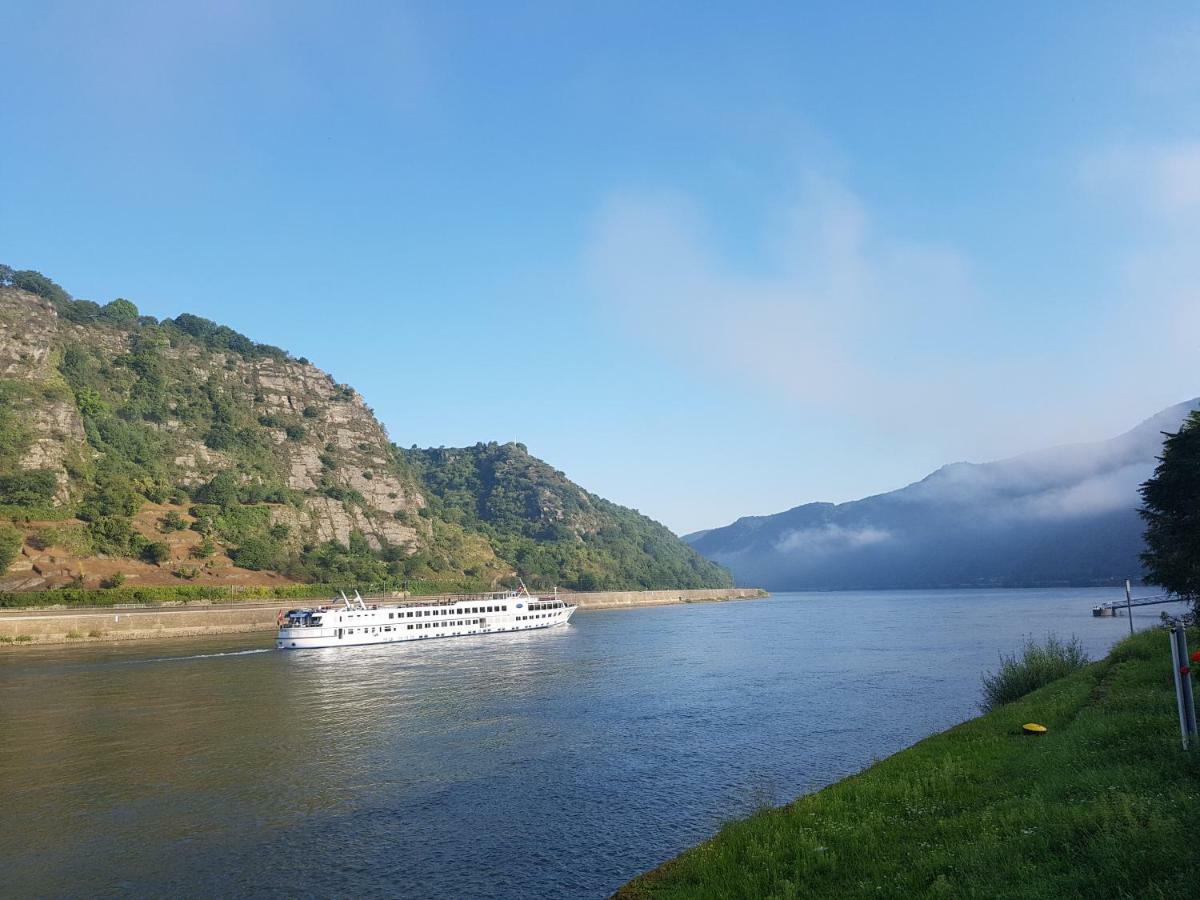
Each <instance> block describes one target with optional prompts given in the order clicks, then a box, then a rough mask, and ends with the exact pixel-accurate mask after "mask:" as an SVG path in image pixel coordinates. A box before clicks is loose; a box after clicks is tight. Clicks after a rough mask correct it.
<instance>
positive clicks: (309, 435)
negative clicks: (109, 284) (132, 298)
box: [0, 288, 425, 549]
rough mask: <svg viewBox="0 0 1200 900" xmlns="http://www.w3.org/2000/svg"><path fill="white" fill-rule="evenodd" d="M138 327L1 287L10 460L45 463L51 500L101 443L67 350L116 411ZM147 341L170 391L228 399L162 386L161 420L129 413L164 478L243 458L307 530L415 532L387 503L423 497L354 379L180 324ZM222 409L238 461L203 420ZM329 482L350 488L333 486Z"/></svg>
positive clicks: (400, 537)
mask: <svg viewBox="0 0 1200 900" xmlns="http://www.w3.org/2000/svg"><path fill="white" fill-rule="evenodd" d="M138 336H139V335H138V333H137V332H135V331H131V330H128V329H125V328H121V327H118V326H115V325H105V324H100V323H96V324H88V325H82V324H76V323H73V322H70V321H66V320H65V319H63V318H62V317H61V316H60V315H59V314H58V313H57V311H56V310H55V309H54V306H53V305H52V304H50V303H49V302H47V301H45V300H41V299H40V298H38V297H36V296H34V295H32V294H27V293H24V292H21V291H17V290H14V289H12V288H0V375H3V377H4V379H5V380H6V381H8V382H9V392H10V393H11V395H12V397H11V399H10V401H9V402H10V403H11V409H12V411H13V412H14V413H15V414H16V415H17V416H18V417H19V421H20V423H21V424H22V425H24V426H26V428H27V429H28V435H27V437H26V439H25V440H23V441H21V442H20V443H19V444H18V446H17V448H15V449H16V453H15V454H14V455H15V460H14V461H15V464H16V466H17V467H18V468H20V469H24V470H26V471H34V470H45V471H50V472H52V473H53V474H54V478H55V482H56V484H57V488H56V490H55V493H54V500H55V501H56V502H57V503H60V504H67V503H70V502H71V501H72V500H80V499H82V498H83V496H84V495H85V494H86V491H87V484H86V480H85V478H84V477H83V476H84V475H86V473H87V471H88V464H89V463H92V462H94V461H95V459H96V457H97V456H98V455H99V454H98V453H97V450H96V449H95V448H94V447H91V446H89V445H88V443H87V435H86V433H85V429H84V421H83V416H82V414H81V410H80V406H79V403H78V402H77V398H76V395H75V393H74V391H73V390H72V386H71V384H70V383H69V381H68V379H67V378H66V377H64V373H63V372H62V371H61V364H62V363H63V360H64V357H65V356H66V354H68V353H71V354H74V355H75V358H76V359H78V357H79V355H80V354H82V355H83V357H84V362H85V364H86V363H91V364H93V365H94V371H93V373H89V374H94V377H92V378H90V379H88V380H89V382H90V383H89V384H88V385H87V386H86V388H85V389H87V390H90V391H93V392H95V393H96V394H98V395H100V397H101V398H102V399H103V400H104V401H106V402H108V403H110V404H111V405H112V406H113V407H114V408H115V409H116V411H117V413H118V415H120V414H121V413H122V412H125V411H126V410H127V408H128V406H129V401H130V400H131V399H133V398H135V397H136V395H137V393H138V388H139V386H140V383H141V382H142V380H143V379H145V378H146V374H145V373H144V372H139V371H138V369H137V365H138V361H137V360H136V359H135V357H134V352H135V350H136V349H137V348H136V346H135V342H136V340H137V338H138ZM147 352H148V354H150V355H152V356H157V357H159V358H160V361H161V363H160V367H159V371H158V372H156V373H154V377H156V378H157V379H158V380H160V381H162V382H164V383H165V384H164V388H165V390H164V394H165V395H167V396H168V397H169V398H170V396H171V395H172V394H173V393H176V392H178V394H179V397H180V398H185V397H186V398H189V399H190V398H191V396H192V394H193V393H194V392H195V391H201V392H202V393H205V394H207V395H209V396H210V397H216V398H220V399H218V400H217V401H216V402H217V403H221V402H222V401H223V402H225V403H226V404H227V405H228V406H231V407H233V412H232V413H228V412H224V411H221V410H218V411H217V412H215V413H214V414H213V415H211V416H210V415H195V414H194V410H191V412H192V413H193V414H192V415H189V416H187V417H186V418H185V417H181V416H180V413H181V411H182V410H181V403H180V400H179V399H168V400H167V401H166V403H165V406H164V409H165V411H166V415H165V416H164V417H161V421H155V417H154V416H151V417H148V418H143V421H142V422H140V423H138V424H140V425H141V426H143V427H144V428H145V429H147V430H149V431H153V432H155V433H156V435H157V436H158V438H159V440H158V441H156V445H157V446H158V447H159V448H160V449H161V450H163V451H164V454H165V455H164V460H165V461H166V466H165V472H166V475H167V476H168V480H169V481H170V482H171V483H173V484H176V485H180V486H185V487H194V486H197V485H202V484H205V483H207V482H209V481H210V480H211V479H212V478H213V477H214V476H215V475H217V474H218V473H219V472H222V471H226V470H230V469H234V470H237V469H239V468H240V469H244V470H245V471H242V472H241V477H242V478H244V479H249V478H255V477H257V478H258V479H259V480H266V481H269V482H273V483H276V484H278V485H281V486H283V487H286V488H287V489H289V490H291V491H295V492H297V493H298V495H299V496H298V497H297V498H296V499H297V500H298V501H299V502H298V504H297V505H295V506H293V507H292V508H291V509H289V510H287V511H286V512H285V511H283V510H280V511H279V512H278V514H277V515H278V517H279V518H280V519H281V520H285V521H287V522H288V524H290V525H293V526H295V527H296V528H297V529H298V531H299V532H300V533H301V534H302V535H303V536H304V537H306V538H309V539H312V540H316V541H329V540H336V541H340V542H342V543H348V542H349V539H350V535H351V533H352V532H353V531H354V530H356V529H357V530H359V531H360V532H362V533H363V535H364V536H365V537H366V539H367V540H368V542H369V543H370V544H371V545H372V546H373V547H374V548H376V549H378V548H379V547H380V546H382V545H384V544H385V543H386V544H392V545H397V546H402V547H416V546H418V545H420V543H421V540H420V534H419V532H418V529H417V528H416V527H414V525H413V524H406V523H405V522H403V521H401V520H400V519H398V518H397V515H396V514H397V513H401V514H402V517H404V518H410V519H412V520H413V521H415V520H416V519H417V517H418V516H419V512H420V510H421V508H422V507H423V506H424V505H425V500H424V498H423V497H422V495H421V492H420V490H419V489H418V488H417V487H416V486H415V485H414V484H413V482H412V481H411V479H402V478H401V477H400V476H399V475H398V474H397V473H396V472H395V471H393V469H394V466H393V463H392V450H391V445H390V442H389V441H388V438H387V435H386V433H385V432H384V430H383V427H382V426H381V425H380V424H379V422H378V421H377V420H376V419H375V417H374V415H373V414H372V413H371V411H370V410H369V409H367V407H366V405H365V404H364V403H363V400H362V397H360V396H359V395H358V394H357V393H355V392H354V391H352V390H350V389H348V388H345V387H344V386H341V385H338V384H337V383H336V382H335V381H334V380H333V378H332V377H331V376H329V375H328V374H326V373H325V372H322V371H321V370H320V369H318V368H316V367H315V366H313V365H311V364H309V363H307V362H300V361H297V360H293V359H289V358H282V359H277V358H274V357H271V356H263V357H260V358H251V359H246V358H243V357H242V356H241V355H239V354H237V353H233V352H227V351H211V350H208V349H206V348H205V347H203V346H197V345H194V344H193V343H192V342H190V341H188V340H187V339H186V338H183V337H180V338H179V339H178V340H177V343H176V344H175V345H174V346H173V345H172V344H171V343H170V342H169V341H166V340H164V341H161V342H159V343H158V344H157V345H156V346H154V347H152V348H150V350H149V351H147ZM223 416H227V417H229V418H231V419H233V421H232V422H231V423H230V424H231V425H234V426H240V427H241V428H243V429H251V430H253V431H254V432H257V434H256V435H255V436H256V437H257V438H258V440H257V441H256V442H255V443H254V445H253V449H254V451H255V459H254V461H253V465H252V466H248V467H247V466H239V458H238V457H239V453H238V452H237V450H238V449H240V448H232V449H231V448H226V449H219V448H221V447H222V443H223V442H222V441H221V439H220V438H219V437H217V438H214V436H213V434H212V432H213V423H214V420H215V419H220V418H221V417H223ZM239 419H242V420H244V422H239V421H237V420H239ZM289 426H290V428H289ZM297 426H298V427H297ZM168 458H169V459H168ZM323 460H324V461H323ZM162 461H163V460H160V461H159V462H162ZM73 476H74V477H73ZM352 492H353V493H352ZM339 493H341V494H342V495H343V497H351V498H353V501H350V500H346V499H339V498H338V495H339ZM355 493H356V494H357V495H359V496H361V498H362V499H361V501H359V500H358V497H356V496H355Z"/></svg>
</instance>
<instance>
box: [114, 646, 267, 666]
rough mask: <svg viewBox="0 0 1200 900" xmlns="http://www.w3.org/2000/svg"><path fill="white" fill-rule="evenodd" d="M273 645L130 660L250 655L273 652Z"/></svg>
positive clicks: (176, 659) (148, 660) (155, 660)
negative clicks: (252, 648) (250, 648)
mask: <svg viewBox="0 0 1200 900" xmlns="http://www.w3.org/2000/svg"><path fill="white" fill-rule="evenodd" d="M274 652H275V648H274V647H259V648H255V649H254V650H226V651H224V652H222V653H194V654H192V655H191V656H155V657H152V658H151V659H139V660H131V661H132V662H142V663H155V662H182V661H183V660H185V659H215V658H216V657H218V656H250V655H252V654H254V653H274Z"/></svg>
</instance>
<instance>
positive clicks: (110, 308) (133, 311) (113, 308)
mask: <svg viewBox="0 0 1200 900" xmlns="http://www.w3.org/2000/svg"><path fill="white" fill-rule="evenodd" d="M100 318H102V319H103V320H104V321H106V322H115V323H118V324H121V325H129V324H132V323H134V322H136V321H137V318H138V308H137V307H136V306H135V305H134V304H133V303H131V302H130V301H128V300H126V299H124V298H123V297H118V298H117V299H116V300H113V301H112V302H111V303H106V304H105V305H104V306H103V307H101V309H100Z"/></svg>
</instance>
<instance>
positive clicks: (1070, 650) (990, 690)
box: [980, 635, 1090, 712]
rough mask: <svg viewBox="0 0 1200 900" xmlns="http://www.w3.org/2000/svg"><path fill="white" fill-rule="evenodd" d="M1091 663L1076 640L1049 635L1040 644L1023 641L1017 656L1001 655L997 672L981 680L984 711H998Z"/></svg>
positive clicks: (1029, 640) (1032, 641) (1014, 654)
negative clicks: (1007, 704)
mask: <svg viewBox="0 0 1200 900" xmlns="http://www.w3.org/2000/svg"><path fill="white" fill-rule="evenodd" d="M1088 662H1090V660H1089V659H1088V655H1087V654H1086V653H1085V652H1084V651H1083V645H1082V644H1080V643H1079V639H1078V638H1075V637H1072V638H1071V639H1070V640H1069V641H1062V640H1060V639H1059V638H1058V637H1056V636H1055V635H1048V636H1047V637H1046V640H1045V641H1044V642H1042V643H1040V644H1039V643H1037V642H1036V641H1034V640H1033V638H1029V639H1027V640H1026V641H1025V644H1024V646H1022V648H1021V652H1020V654H1019V655H1018V654H1016V653H1013V654H1011V655H1009V654H1004V653H1002V654H1000V668H999V669H997V670H996V671H995V672H989V673H987V674H985V675H984V676H983V702H982V704H980V705H981V706H982V707H983V710H984V711H985V712H987V711H988V710H992V709H998V708H999V707H1001V706H1003V705H1004V704H1006V703H1012V702H1013V701H1014V700H1019V699H1021V698H1022V697H1024V696H1025V695H1026V694H1031V693H1033V692H1034V691H1036V690H1037V689H1038V688H1040V687H1043V686H1045V685H1047V684H1049V683H1050V682H1052V681H1057V680H1058V679H1060V678H1063V677H1065V676H1067V675H1070V674H1071V673H1072V672H1074V671H1075V670H1076V669H1082V668H1083V667H1084V666H1086V665H1087V664H1088Z"/></svg>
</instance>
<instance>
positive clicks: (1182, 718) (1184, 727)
mask: <svg viewBox="0 0 1200 900" xmlns="http://www.w3.org/2000/svg"><path fill="white" fill-rule="evenodd" d="M1178 628H1179V626H1178V625H1172V626H1171V671H1172V672H1174V673H1175V706H1176V708H1177V709H1178V710H1179V737H1180V740H1182V741H1183V749H1184V750H1186V749H1188V723H1187V713H1186V712H1185V711H1184V708H1183V684H1182V683H1181V682H1182V681H1183V675H1182V674H1181V673H1180V671H1179V667H1180V666H1181V665H1183V663H1181V662H1180V661H1179V642H1178V641H1177V640H1176V639H1175V632H1176V630H1177V629H1178Z"/></svg>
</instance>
